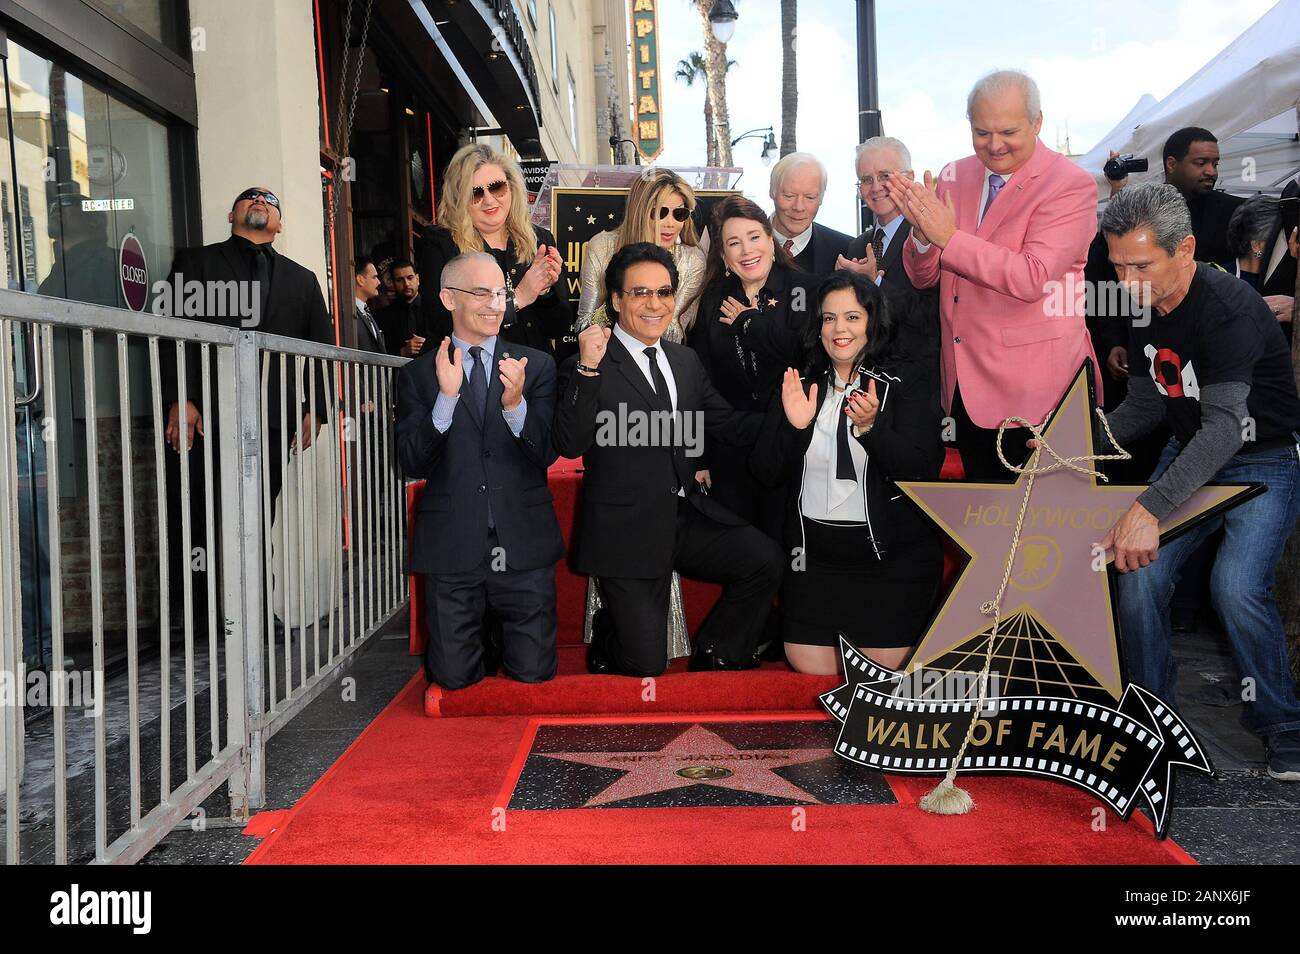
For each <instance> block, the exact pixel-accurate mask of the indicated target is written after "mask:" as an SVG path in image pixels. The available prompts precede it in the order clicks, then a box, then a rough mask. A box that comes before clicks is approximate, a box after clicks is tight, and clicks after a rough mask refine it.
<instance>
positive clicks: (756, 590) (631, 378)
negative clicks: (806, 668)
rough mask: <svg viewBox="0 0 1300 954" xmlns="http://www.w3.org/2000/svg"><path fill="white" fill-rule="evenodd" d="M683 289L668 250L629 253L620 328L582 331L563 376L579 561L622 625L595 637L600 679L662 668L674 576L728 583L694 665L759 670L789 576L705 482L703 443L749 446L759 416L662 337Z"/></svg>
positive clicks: (774, 551)
mask: <svg viewBox="0 0 1300 954" xmlns="http://www.w3.org/2000/svg"><path fill="white" fill-rule="evenodd" d="M677 281H678V278H677V268H676V266H675V265H674V264H673V259H672V256H671V255H669V254H668V252H666V251H665V250H664V249H662V248H659V247H658V246H655V245H651V244H649V243H645V242H638V243H634V244H632V245H627V246H625V247H624V248H622V249H620V250H619V251H618V253H617V254H615V256H614V258H613V259H611V260H610V263H609V267H608V268H607V269H606V271H605V310H606V312H607V313H608V314H609V315H611V316H614V317H616V319H617V323H616V324H615V326H614V328H613V329H612V330H611V329H609V328H602V327H600V326H598V325H592V326H591V327H589V328H587V329H586V330H584V331H583V332H582V333H581V334H580V335H579V336H578V349H579V352H578V354H576V355H574V356H573V357H571V358H570V359H569V360H568V361H566V362H565V363H564V366H563V368H562V370H561V374H560V387H559V394H560V399H559V407H558V409H557V410H556V417H555V445H556V447H557V448H558V449H559V452H560V453H561V454H563V455H564V456H566V457H579V456H581V457H582V459H583V465H584V467H585V472H584V475H583V480H582V508H581V516H580V522H579V524H578V530H577V533H576V535H575V539H574V553H573V566H574V569H576V570H577V571H578V572H579V573H585V574H587V575H589V576H595V577H598V578H599V580H600V587H601V592H602V594H603V596H604V599H605V604H606V608H607V612H608V613H609V616H610V618H611V620H612V624H613V625H612V626H611V627H610V628H609V631H602V628H599V627H598V628H597V633H596V636H595V638H594V639H593V641H592V644H591V652H590V655H589V657H588V668H589V669H590V670H591V671H592V672H597V673H603V672H607V673H621V674H623V675H629V676H657V675H659V674H660V673H662V672H663V671H664V669H665V668H666V667H667V665H668V659H667V650H666V647H665V644H664V632H665V630H666V629H667V626H668V600H669V585H670V582H671V579H672V573H673V571H674V570H677V571H679V572H680V573H682V574H683V575H684V576H689V577H693V578H696V579H702V580H707V581H710V582H716V583H722V584H723V591H722V596H721V598H720V599H719V601H718V603H717V605H716V606H714V608H713V610H712V612H711V613H710V614H709V616H708V618H707V619H706V620H705V621H704V625H703V626H702V627H701V628H700V631H699V633H698V634H697V636H696V645H695V653H694V655H693V657H692V659H691V668H692V669H694V670H698V669H749V668H752V667H754V666H756V665H758V658H757V656H756V655H755V650H756V648H757V646H758V644H759V641H760V638H761V636H762V631H763V624H764V622H765V620H766V619H767V617H768V613H769V612H770V610H771V605H772V597H773V595H774V594H775V593H776V590H777V587H778V585H779V584H780V580H781V570H782V564H783V562H784V560H783V558H782V555H781V549H780V547H778V546H777V544H776V543H775V542H774V541H772V540H771V539H770V538H768V537H767V536H765V535H764V534H763V533H761V532H760V531H758V530H756V529H755V528H754V527H752V526H750V525H749V524H748V523H746V522H745V521H744V520H742V519H741V518H739V517H737V516H736V515H735V514H733V513H732V512H731V511H729V510H728V509H727V508H725V507H723V506H722V505H721V504H719V503H717V502H716V501H714V500H712V499H711V498H709V497H708V496H707V495H706V493H705V492H704V491H703V489H702V488H701V487H700V486H699V485H697V484H696V483H695V476H694V475H695V471H696V464H695V459H697V458H698V456H699V454H700V453H701V452H702V451H703V450H704V444H703V439H704V438H705V437H706V436H707V438H708V439H709V440H713V439H717V440H720V441H722V442H724V443H734V444H737V445H749V444H752V443H753V442H754V439H755V437H756V436H757V433H758V430H759V428H760V427H761V425H762V415H761V414H754V413H748V412H737V411H735V410H733V409H732V407H731V405H729V404H728V403H727V402H726V400H725V399H724V398H723V397H722V396H721V395H719V394H718V392H717V391H715V390H714V389H713V385H711V384H710V383H709V379H708V376H707V375H706V374H705V373H704V366H703V365H702V364H700V359H699V357H698V356H697V355H696V353H695V352H694V351H693V350H691V349H690V348H687V347H686V346H684V345H679V344H673V343H672V342H669V341H663V340H662V335H663V332H664V330H665V329H666V328H667V327H668V324H669V322H670V321H671V320H672V316H673V307H674V302H675V298H676V292H677ZM665 421H666V422H671V424H670V426H668V427H666V428H665V427H662V426H656V422H665Z"/></svg>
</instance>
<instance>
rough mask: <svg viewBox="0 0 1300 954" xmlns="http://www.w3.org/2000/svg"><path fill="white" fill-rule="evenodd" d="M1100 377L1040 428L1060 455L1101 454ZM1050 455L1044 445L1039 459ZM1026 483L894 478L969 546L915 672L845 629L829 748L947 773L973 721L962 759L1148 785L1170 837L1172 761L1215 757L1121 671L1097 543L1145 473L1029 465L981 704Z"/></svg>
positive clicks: (1191, 518)
mask: <svg viewBox="0 0 1300 954" xmlns="http://www.w3.org/2000/svg"><path fill="white" fill-rule="evenodd" d="M1091 379H1092V375H1091V365H1090V364H1088V363H1085V364H1084V366H1083V367H1082V368H1081V369H1080V370H1079V373H1078V374H1077V375H1076V376H1075V378H1074V381H1073V383H1072V384H1071V386H1070V388H1069V389H1068V390H1067V391H1066V393H1065V395H1064V397H1063V398H1062V399H1061V401H1060V403H1059V404H1058V405H1057V407H1056V409H1055V410H1054V411H1053V412H1052V415H1051V418H1050V421H1049V423H1048V425H1047V427H1046V428H1044V429H1043V431H1042V434H1043V438H1044V440H1045V441H1046V443H1047V444H1048V445H1050V446H1051V447H1052V448H1053V449H1054V450H1055V451H1056V453H1057V454H1058V455H1059V456H1060V457H1061V458H1065V459H1069V458H1074V457H1077V458H1085V460H1084V461H1082V464H1083V466H1086V467H1089V468H1093V467H1095V465H1094V464H1091V463H1090V462H1089V461H1087V460H1086V458H1090V457H1092V456H1094V455H1096V454H1097V453H1098V450H1097V449H1096V440H1095V437H1094V429H1093V426H1092V421H1093V413H1094V412H1093V410H1092V409H1093V407H1094V406H1095V401H1094V400H1093V397H1092V392H1091ZM1050 460H1051V458H1050V457H1048V456H1047V454H1046V453H1044V454H1043V455H1042V457H1041V459H1040V461H1039V466H1040V467H1042V466H1044V465H1046V464H1047V463H1049V462H1050ZM1027 480H1028V476H1027V475H1021V476H1020V477H1019V479H1018V480H1017V481H1016V482H1015V483H1011V484H993V483H977V482H968V481H908V482H901V481H900V482H899V484H898V486H899V488H900V489H901V490H902V491H903V492H904V493H906V494H907V495H908V497H909V498H911V499H912V500H913V501H914V502H915V503H916V504H917V505H918V506H920V508H921V509H922V510H923V511H925V513H926V514H928V515H929V517H930V518H931V519H932V520H934V522H935V523H937V524H938V525H939V527H940V528H942V530H943V531H944V532H945V533H946V534H947V535H948V537H949V538H950V539H951V540H952V541H953V542H954V543H955V544H956V546H957V547H959V548H960V549H961V550H962V551H963V553H964V554H965V555H966V557H967V558H968V559H967V562H966V565H965V566H964V567H963V568H962V569H961V571H960V573H959V575H958V577H957V579H956V581H955V582H954V584H953V587H952V589H951V591H950V592H949V593H948V595H947V598H946V599H945V600H944V602H943V605H942V606H941V607H940V608H939V610H938V612H937V613H936V615H935V617H934V619H933V620H932V621H931V622H930V625H929V626H928V628H927V629H926V631H925V633H924V635H923V636H922V638H921V641H920V643H919V644H918V646H917V648H916V652H915V653H914V654H913V657H912V660H911V661H910V663H909V664H908V667H907V670H906V672H894V671H892V670H889V669H886V668H884V667H882V666H878V665H876V664H875V663H873V662H871V661H870V660H868V659H866V658H865V657H863V656H862V655H860V654H859V653H858V652H857V651H856V650H855V649H854V647H852V646H851V645H849V644H848V643H847V642H846V641H844V640H841V653H842V655H843V658H844V670H845V673H846V674H847V677H846V679H847V681H846V682H845V684H844V685H843V686H840V687H839V688H837V689H835V690H832V691H831V692H828V693H825V694H824V695H823V696H822V704H823V705H824V706H825V707H826V708H827V709H828V710H829V711H830V712H831V714H832V715H833V716H835V718H837V719H838V720H839V721H840V722H841V723H842V726H841V730H840V734H839V739H838V741H837V743H836V747H835V751H836V753H837V754H838V755H840V756H842V757H844V758H847V759H849V760H851V761H854V762H857V763H859V764H862V765H869V766H871V767H874V768H879V769H882V770H884V771H887V772H902V773H912V774H936V773H938V774H942V773H946V772H947V771H948V770H949V769H950V768H951V767H952V763H953V759H954V758H956V757H957V754H958V751H959V749H960V748H961V745H962V742H963V740H964V739H965V738H966V735H967V732H968V729H969V730H970V732H971V738H970V743H969V745H968V746H967V747H966V750H965V753H964V754H963V755H962V758H961V762H960V764H959V765H958V766H957V768H958V769H959V770H960V771H961V772H969V773H975V774H979V773H1010V774H1013V775H1032V776H1040V777H1047V778H1052V779H1056V780H1059V781H1064V782H1069V783H1070V784H1073V785H1076V786H1078V787H1080V788H1083V789H1086V790H1087V791H1089V792H1092V793H1093V794H1094V795H1096V796H1097V797H1098V798H1100V799H1101V800H1102V801H1104V802H1105V803H1106V804H1108V805H1110V806H1111V808H1113V809H1114V810H1115V811H1116V812H1117V813H1119V814H1120V816H1121V817H1123V818H1124V819H1126V820H1127V819H1128V818H1129V816H1130V815H1131V813H1132V811H1133V809H1134V807H1135V806H1136V804H1137V802H1138V799H1139V797H1140V798H1141V799H1143V800H1144V801H1145V802H1146V804H1147V805H1148V806H1149V808H1150V814H1151V818H1152V820H1153V822H1154V824H1155V829H1156V834H1157V836H1158V837H1162V838H1163V837H1164V835H1165V833H1166V831H1167V829H1168V824H1169V811H1170V802H1171V800H1172V795H1173V771H1174V767H1175V766H1184V767H1186V768H1189V769H1194V770H1198V771H1201V772H1207V773H1208V772H1210V771H1211V767H1210V763H1209V759H1208V758H1207V757H1206V755H1205V753H1204V751H1203V750H1202V748H1201V746H1200V744H1199V743H1198V742H1197V741H1196V739H1195V737H1194V736H1193V735H1192V733H1191V731H1190V730H1189V729H1188V727H1187V725H1186V723H1185V722H1183V720H1182V719H1180V718H1179V716H1178V715H1177V713H1176V712H1174V710H1173V709H1172V708H1171V707H1170V705H1169V704H1168V703H1167V702H1166V701H1164V700H1161V699H1159V698H1157V697H1156V696H1155V695H1153V694H1152V693H1151V692H1149V691H1147V690H1146V689H1144V688H1142V687H1141V686H1137V685H1133V684H1132V683H1128V682H1127V681H1126V680H1125V679H1124V675H1123V669H1122V666H1121V663H1120V651H1119V639H1118V627H1117V621H1116V611H1115V572H1114V571H1113V569H1112V568H1111V562H1112V560H1113V554H1112V553H1111V552H1110V551H1106V552H1105V553H1102V552H1101V551H1100V549H1099V548H1096V547H1095V546H1094V544H1095V543H1096V542H1097V541H1100V540H1101V539H1102V538H1103V537H1104V536H1105V535H1106V531H1107V530H1109V529H1110V527H1111V526H1113V525H1114V524H1115V523H1116V522H1117V521H1118V520H1119V518H1120V517H1121V516H1123V515H1124V513H1125V512H1126V511H1127V510H1128V508H1129V506H1130V505H1131V504H1132V503H1133V501H1134V500H1135V499H1136V498H1137V497H1138V495H1139V494H1141V493H1142V492H1143V491H1144V490H1145V489H1146V485H1132V484H1129V485H1109V484H1107V483H1106V482H1105V481H1104V480H1103V479H1101V478H1098V477H1096V476H1092V475H1089V474H1083V473H1079V472H1077V471H1073V470H1070V469H1068V468H1062V469H1058V470H1054V471H1051V472H1050V473H1046V474H1039V475H1038V476H1037V477H1036V478H1035V482H1034V485H1033V491H1032V496H1031V499H1030V500H1029V502H1028V506H1027V508H1026V511H1025V515H1024V519H1023V524H1022V528H1021V534H1020V540H1019V545H1018V546H1017V547H1016V553H1015V554H1014V558H1013V562H1012V569H1011V574H1010V579H1009V581H1008V585H1007V587H1006V590H1005V593H1004V595H1003V598H1002V613H1001V622H1000V624H999V626H998V629H997V636H996V639H995V641H994V645H993V647H992V659H991V665H990V673H989V682H988V687H989V689H988V692H987V694H986V698H985V704H984V706H983V708H982V709H981V710H980V711H979V712H978V713H977V712H976V711H975V710H976V708H977V707H978V702H979V692H978V680H977V679H975V678H972V677H973V676H976V675H978V673H979V672H980V670H981V669H982V668H983V667H984V664H985V659H986V656H987V654H988V652H989V639H990V636H991V634H992V626H993V619H992V617H990V616H987V615H985V614H984V613H983V612H982V611H981V604H983V603H985V602H986V601H988V600H991V599H992V598H993V597H994V596H995V595H996V594H997V592H998V588H999V585H1000V584H1001V582H1002V576H1003V573H1004V572H1005V571H1006V561H1007V555H1008V552H1009V551H1010V549H1011V546H1012V541H1013V538H1014V531H1015V526H1016V523H1017V518H1018V516H1019V513H1020V507H1021V502H1022V500H1023V498H1024V494H1025V484H1026V481H1027ZM1262 491H1263V488H1262V487H1261V486H1259V485H1207V486H1205V487H1203V488H1202V489H1200V490H1198V491H1197V492H1196V493H1195V494H1193V495H1192V497H1191V498H1190V499H1189V500H1188V501H1187V502H1186V503H1184V504H1183V505H1182V506H1180V507H1179V508H1178V509H1177V510H1175V511H1174V512H1173V513H1171V514H1170V515H1169V516H1168V517H1167V518H1166V519H1165V520H1162V521H1161V522H1160V542H1161V544H1162V545H1163V544H1164V543H1165V542H1167V541H1168V540H1169V539H1171V538H1172V537H1174V536H1177V535H1178V534H1179V533H1182V532H1186V531H1187V530H1189V529H1190V528H1191V527H1193V526H1195V525H1197V524H1198V523H1200V522H1201V521H1204V520H1208V519H1211V518H1213V517H1215V516H1217V515H1218V514H1220V513H1222V512H1223V511H1224V510H1225V509H1227V508H1228V507H1232V506H1235V505H1236V504H1239V503H1241V502H1242V501H1244V500H1246V499H1248V498H1249V497H1252V496H1254V495H1256V494H1258V493H1260V492H1262ZM1136 572H1141V571H1140V570H1138V571H1136ZM972 719H974V720H975V721H974V725H973V728H971V724H972Z"/></svg>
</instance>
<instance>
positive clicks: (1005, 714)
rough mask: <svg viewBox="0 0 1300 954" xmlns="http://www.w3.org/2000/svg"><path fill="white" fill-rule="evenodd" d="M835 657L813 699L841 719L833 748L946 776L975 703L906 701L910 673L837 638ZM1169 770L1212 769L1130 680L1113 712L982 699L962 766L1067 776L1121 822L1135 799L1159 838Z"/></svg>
mask: <svg viewBox="0 0 1300 954" xmlns="http://www.w3.org/2000/svg"><path fill="white" fill-rule="evenodd" d="M840 653H841V655H842V656H843V658H844V671H845V672H846V673H847V674H848V680H847V682H845V684H844V685H842V686H840V687H838V688H836V689H832V690H831V691H830V692H826V693H823V694H822V696H821V697H820V698H821V702H822V705H823V706H825V707H826V709H827V710H828V711H829V712H830V714H831V715H833V716H834V717H835V718H836V719H838V720H839V721H840V722H841V723H842V725H841V727H840V734H839V738H838V740H837V741H836V744H835V752H836V754H837V755H839V756H841V757H842V758H845V759H848V760H849V761H851V762H856V763H857V764H859V765H865V766H867V767H869V768H875V769H880V770H882V771H886V772H896V773H902V774H912V775H930V774H936V773H940V774H941V773H944V772H946V771H947V770H948V769H949V767H950V765H951V761H952V759H953V758H954V757H955V756H956V754H957V750H958V749H959V748H960V746H961V742H962V739H963V737H964V736H965V733H966V727H967V725H968V724H969V720H970V717H971V715H972V713H973V712H974V709H975V707H976V705H977V701H978V700H975V699H925V698H914V697H911V696H909V695H907V688H906V687H905V686H904V683H905V682H908V681H910V680H911V679H912V676H910V675H905V674H903V673H900V672H895V671H893V670H891V669H886V668H884V667H882V666H879V665H877V664H875V663H873V662H872V661H871V660H870V659H867V658H866V657H865V656H863V655H862V654H861V653H859V652H858V651H857V650H856V649H854V647H853V646H851V645H850V644H849V643H848V642H847V641H845V640H844V639H843V638H841V640H840ZM1176 766H1183V767H1186V768H1190V769H1195V770H1196V771H1200V772H1205V773H1207V774H1208V773H1211V772H1212V771H1213V769H1212V767H1211V765H1210V760H1209V758H1208V757H1207V756H1206V754H1205V752H1204V750H1203V749H1202V748H1201V745H1200V743H1199V742H1197V741H1196V738H1195V737H1194V736H1193V735H1192V733H1191V731H1190V730H1189V729H1188V727H1187V724H1186V723H1185V722H1183V720H1182V719H1180V718H1179V717H1178V716H1177V714H1175V713H1174V712H1173V710H1172V709H1170V708H1169V706H1168V705H1167V704H1165V703H1164V702H1162V701H1161V700H1160V699H1159V698H1157V697H1156V696H1154V695H1153V694H1152V693H1150V692H1148V691H1147V690H1145V689H1143V688H1142V687H1141V686H1136V685H1133V684H1132V683H1130V684H1129V685H1127V686H1125V688H1124V694H1123V696H1122V697H1121V698H1120V701H1119V706H1118V707H1117V708H1111V707H1109V706H1105V705H1099V704H1097V703H1095V702H1080V701H1077V700H1074V699H1065V698H1057V697H1051V696H1003V697H1001V698H990V699H987V700H986V701H985V704H984V707H983V709H982V710H981V711H980V714H979V722H978V723H977V725H976V729H975V733H974V735H973V737H972V740H971V745H970V746H969V747H968V748H967V750H966V755H965V757H964V758H963V759H962V762H961V765H960V766H959V768H960V769H961V771H963V772H971V773H975V774H981V773H993V772H997V773H1007V774H1012V775H1026V776H1038V777H1041V778H1050V779H1054V780H1056V781H1061V782H1068V783H1070V784H1071V785H1074V786H1077V787H1078V788H1082V789H1085V790H1086V791H1088V792H1091V793H1092V794H1093V795H1095V796H1096V797H1097V798H1099V799H1101V800H1102V801H1103V802H1105V803H1106V804H1107V805H1109V806H1110V807H1111V808H1113V809H1114V810H1115V812H1116V813H1117V814H1119V815H1120V817H1121V818H1123V819H1125V820H1127V819H1128V818H1129V816H1130V815H1131V814H1132V812H1133V809H1134V807H1135V806H1136V804H1137V800H1138V798H1139V797H1141V798H1142V799H1144V800H1145V801H1146V803H1147V805H1148V806H1149V808H1150V814H1151V818H1152V820H1153V822H1154V823H1155V829H1156V836H1157V837H1159V838H1163V837H1165V834H1166V832H1167V830H1168V827H1169V818H1170V802H1171V801H1172V798H1173V787H1174V769H1175V767H1176Z"/></svg>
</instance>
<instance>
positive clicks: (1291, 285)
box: [1259, 179, 1300, 329]
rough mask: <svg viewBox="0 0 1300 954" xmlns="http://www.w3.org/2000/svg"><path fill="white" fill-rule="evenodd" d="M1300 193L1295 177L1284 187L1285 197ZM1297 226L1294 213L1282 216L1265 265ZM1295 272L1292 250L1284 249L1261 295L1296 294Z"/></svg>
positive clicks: (1266, 255) (1260, 291)
mask: <svg viewBox="0 0 1300 954" xmlns="http://www.w3.org/2000/svg"><path fill="white" fill-rule="evenodd" d="M1297 195H1300V183H1298V182H1297V181H1296V180H1295V179H1292V180H1291V181H1290V182H1288V183H1287V184H1286V186H1285V188H1283V189H1282V198H1283V199H1295V197H1296V196H1297ZM1295 227H1296V216H1295V215H1294V214H1291V215H1284V216H1282V221H1280V222H1279V223H1278V227H1277V231H1276V232H1274V233H1273V239H1272V241H1270V242H1269V243H1268V245H1267V246H1266V247H1265V248H1264V267H1266V268H1267V267H1268V263H1269V262H1270V261H1271V260H1272V257H1273V249H1274V248H1275V247H1276V244H1277V243H1278V242H1281V243H1282V247H1283V248H1286V240H1287V237H1288V236H1290V234H1291V230H1292V229H1293V228H1295ZM1295 273H1296V260H1295V259H1294V258H1292V257H1291V252H1290V251H1289V250H1288V251H1284V252H1283V253H1282V258H1281V259H1280V260H1279V261H1278V263H1277V267H1276V268H1274V269H1273V271H1271V272H1269V273H1268V274H1267V275H1265V276H1264V285H1263V287H1262V288H1260V290H1259V293H1260V294H1261V295H1265V296H1268V295H1294V294H1295ZM1286 326H1287V328H1288V329H1289V328H1290V327H1291V324H1290V322H1287V323H1286Z"/></svg>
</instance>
